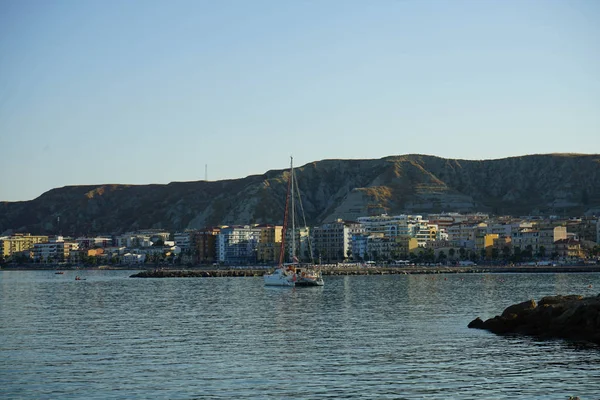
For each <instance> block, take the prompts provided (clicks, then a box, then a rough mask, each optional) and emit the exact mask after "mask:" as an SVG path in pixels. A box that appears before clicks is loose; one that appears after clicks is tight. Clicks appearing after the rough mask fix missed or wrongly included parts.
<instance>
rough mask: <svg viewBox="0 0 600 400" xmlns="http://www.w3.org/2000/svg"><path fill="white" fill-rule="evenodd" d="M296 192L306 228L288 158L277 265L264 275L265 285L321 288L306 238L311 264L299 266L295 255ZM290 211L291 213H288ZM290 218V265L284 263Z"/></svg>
mask: <svg viewBox="0 0 600 400" xmlns="http://www.w3.org/2000/svg"><path fill="white" fill-rule="evenodd" d="M295 192H297V195H298V203H299V205H300V210H301V211H302V219H303V221H304V226H305V227H306V218H305V217H304V208H303V206H302V198H301V197H300V190H299V189H298V183H297V181H296V176H295V174H294V158H293V157H290V177H289V179H288V188H287V193H286V197H285V212H284V214H283V229H282V231H281V247H280V252H279V265H278V266H277V268H276V269H275V271H273V273H271V274H266V275H264V280H265V285H268V286H323V285H324V284H325V282H324V281H323V276H322V273H321V269H320V268H319V267H318V266H316V265H315V263H314V260H313V255H312V248H311V246H310V238H308V247H309V249H308V250H309V251H308V252H309V254H310V259H311V263H310V264H301V263H300V262H299V260H298V256H297V254H296V217H295V214H296V212H295V195H294V193H295ZM290 210H291V212H290ZM289 216H291V222H292V226H291V228H292V229H291V235H290V236H291V252H290V257H291V263H287V264H286V263H284V261H285V240H286V237H287V235H286V233H287V225H288V217H289Z"/></svg>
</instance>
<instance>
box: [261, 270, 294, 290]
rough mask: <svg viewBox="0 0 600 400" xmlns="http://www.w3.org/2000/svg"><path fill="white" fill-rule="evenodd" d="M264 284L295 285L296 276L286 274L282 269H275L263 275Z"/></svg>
mask: <svg viewBox="0 0 600 400" xmlns="http://www.w3.org/2000/svg"><path fill="white" fill-rule="evenodd" d="M263 279H264V281H265V286H286V287H293V286H295V285H296V276H295V275H293V274H288V273H286V272H285V271H283V270H282V269H277V270H275V272H273V273H272V274H266V275H264V276H263Z"/></svg>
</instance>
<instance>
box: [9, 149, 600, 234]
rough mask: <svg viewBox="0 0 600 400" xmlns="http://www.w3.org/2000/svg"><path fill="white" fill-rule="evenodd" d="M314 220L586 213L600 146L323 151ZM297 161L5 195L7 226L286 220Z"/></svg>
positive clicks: (316, 173)
mask: <svg viewBox="0 0 600 400" xmlns="http://www.w3.org/2000/svg"><path fill="white" fill-rule="evenodd" d="M296 174H297V178H298V184H299V186H300V190H301V192H302V195H303V197H302V200H303V205H304V211H305V214H306V218H307V223H308V224H309V225H317V224H320V223H322V222H326V221H331V220H334V219H336V218H342V219H346V220H353V219H356V218H357V217H359V216H365V215H376V214H381V213H388V214H400V213H428V212H441V211H446V212H450V211H457V212H476V211H482V212H490V213H495V214H506V215H526V214H540V215H549V214H560V215H565V214H571V215H582V214H584V213H586V212H587V211H590V210H598V209H600V155H572V154H548V155H532V156H523V157H511V158H506V159H500V160H482V161H472V160H451V159H444V158H439V157H433V156H424V155H403V156H392V157H386V158H382V159H379V160H323V161H318V162H313V163H310V164H306V165H304V166H301V167H298V168H296ZM287 176H288V171H287V170H278V171H268V172H266V173H265V174H263V175H253V176H248V177H246V178H243V179H235V180H225V181H215V182H206V181H197V182H172V183H169V184H167V185H117V184H105V185H88V186H67V187H63V188H59V189H52V190H50V191H49V192H47V193H44V194H43V195H41V196H40V197H38V198H37V199H34V200H31V201H22V202H0V233H2V232H4V231H6V230H8V229H11V230H13V231H16V232H34V233H38V234H56V233H59V232H61V233H62V234H64V235H78V234H102V233H121V232H126V231H131V230H136V229H145V228H162V229H168V230H171V231H177V230H183V229H186V228H202V227H205V226H211V225H219V224H250V223H272V224H280V223H281V222H282V219H283V206H284V198H285V191H286V179H287Z"/></svg>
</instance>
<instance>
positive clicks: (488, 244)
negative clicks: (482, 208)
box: [483, 233, 500, 257]
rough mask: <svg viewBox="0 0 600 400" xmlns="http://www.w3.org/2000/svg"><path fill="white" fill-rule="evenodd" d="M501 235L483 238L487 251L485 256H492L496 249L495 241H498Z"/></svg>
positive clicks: (494, 234)
mask: <svg viewBox="0 0 600 400" xmlns="http://www.w3.org/2000/svg"><path fill="white" fill-rule="evenodd" d="M499 237H500V235H498V234H497V233H488V234H487V235H485V236H484V237H483V248H484V249H485V256H486V257H491V256H492V249H493V248H494V241H496V240H498V238H499Z"/></svg>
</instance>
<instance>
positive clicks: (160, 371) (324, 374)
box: [0, 270, 600, 400]
mask: <svg viewBox="0 0 600 400" xmlns="http://www.w3.org/2000/svg"><path fill="white" fill-rule="evenodd" d="M135 272H136V271H123V270H120V271H114V270H113V271H106V270H79V271H66V272H65V273H64V275H58V274H55V273H54V271H0V398H2V399H411V400H412V399H461V400H464V399H516V398H518V399H553V400H555V399H564V400H567V399H568V398H569V396H579V398H580V399H581V400H591V399H600V346H597V345H592V344H586V343H578V342H568V341H564V340H558V339H557V340H539V339H536V338H531V337H524V336H514V335H509V336H498V335H495V334H492V333H489V332H487V331H482V330H475V329H469V328H467V325H468V323H469V322H470V321H471V320H473V319H474V318H476V317H478V316H479V317H481V318H483V319H486V318H490V317H493V316H495V315H498V314H500V313H502V311H503V310H504V308H506V307H508V306H509V305H511V304H514V303H517V302H522V301H525V300H528V299H536V300H539V299H540V298H542V297H544V296H549V295H558V294H563V295H564V294H582V295H586V296H592V295H594V296H596V295H598V293H600V274H599V273H571V274H554V273H539V274H527V273H520V274H519V273H514V274H476V273H469V274H431V275H368V276H327V277H325V286H324V287H309V288H305V287H303V288H277V287H265V286H264V285H263V280H262V277H232V278H163V279H139V278H130V275H132V274H134V273H135ZM75 275H79V276H81V277H82V278H83V279H84V280H79V281H76V280H75Z"/></svg>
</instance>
